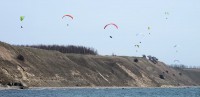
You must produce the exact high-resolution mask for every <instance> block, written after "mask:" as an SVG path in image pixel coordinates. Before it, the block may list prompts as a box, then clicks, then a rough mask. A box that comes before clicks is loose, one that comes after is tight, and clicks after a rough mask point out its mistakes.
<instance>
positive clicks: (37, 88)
mask: <svg viewBox="0 0 200 97" xmlns="http://www.w3.org/2000/svg"><path fill="white" fill-rule="evenodd" d="M151 88H152V89H153V88H161V89H162V88H163V89H164V88H200V86H173V87H29V88H27V89H30V90H40V89H151ZM27 89H20V88H16V87H0V90H27Z"/></svg>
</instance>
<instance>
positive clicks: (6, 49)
mask: <svg viewBox="0 0 200 97" xmlns="http://www.w3.org/2000/svg"><path fill="white" fill-rule="evenodd" d="M135 59H137V60H138V62H137V61H135ZM197 71H198V72H199V70H197ZM197 71H194V70H192V72H191V70H190V71H189V70H187V71H185V70H175V69H173V68H170V67H168V66H167V65H166V64H164V63H163V62H159V61H158V63H156V64H154V63H153V62H152V61H150V60H149V59H146V58H143V57H128V56H100V55H81V54H63V53H60V52H58V51H49V50H42V49H36V48H30V47H19V46H11V45H9V44H6V43H2V42H1V43H0V84H1V85H2V86H24V85H25V86H28V87H74V86H78V87H83V86H89V87H95V86H108V87H110V86H120V87H121V86H131V87H165V86H167V87H168V86H197V85H199V84H200V80H199V76H200V74H199V73H195V74H194V75H193V72H197ZM191 75H192V77H191ZM197 77H198V78H197Z"/></svg>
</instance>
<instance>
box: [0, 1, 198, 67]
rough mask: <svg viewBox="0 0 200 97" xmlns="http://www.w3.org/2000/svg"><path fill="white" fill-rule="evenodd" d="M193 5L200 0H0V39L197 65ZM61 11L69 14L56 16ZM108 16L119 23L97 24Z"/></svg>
mask: <svg viewBox="0 0 200 97" xmlns="http://www.w3.org/2000/svg"><path fill="white" fill-rule="evenodd" d="M199 5H200V0H96V1H94V0H1V1H0V12H1V16H0V17H1V18H0V33H1V35H0V41H3V42H7V43H10V44H30V45H32V44H59V45H82V46H87V47H93V48H95V49H97V50H98V53H99V54H101V55H111V54H112V53H114V54H116V55H123V56H141V55H142V54H146V55H153V56H156V57H157V58H158V59H159V60H160V61H163V62H165V63H167V64H174V60H179V61H180V63H181V64H185V65H192V66H193V65H195V66H200V61H199V58H200V51H199V50H200V19H199V18H200V6H199ZM166 12H168V13H169V14H165V13H166ZM65 14H70V15H72V16H73V17H74V19H73V20H72V19H70V18H68V17H66V18H64V19H62V16H63V15H65ZM20 16H25V19H24V20H23V21H22V22H21V21H20V19H19V18H20ZM166 18H167V19H166ZM111 22H113V23H115V24H117V25H118V27H119V29H116V28H115V27H113V26H110V27H108V28H107V29H103V28H104V26H105V25H106V24H108V23H111ZM20 26H23V28H22V29H21V28H20ZM148 27H150V29H149V30H148ZM137 33H142V35H139V36H137V35H136V34H137ZM149 33H150V35H149ZM109 36H112V37H113V38H112V39H111V38H110V37H109ZM140 41H141V42H142V43H141V44H140V43H139V42H140ZM135 44H139V45H140V48H137V47H135V46H134V45H135ZM174 45H177V47H175V48H174ZM136 50H137V52H136Z"/></svg>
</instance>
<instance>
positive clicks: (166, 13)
mask: <svg viewBox="0 0 200 97" xmlns="http://www.w3.org/2000/svg"><path fill="white" fill-rule="evenodd" d="M165 15H166V16H167V15H169V12H165ZM165 19H166V20H167V19H168V17H166V18H165Z"/></svg>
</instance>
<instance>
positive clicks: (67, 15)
mask: <svg viewBox="0 0 200 97" xmlns="http://www.w3.org/2000/svg"><path fill="white" fill-rule="evenodd" d="M65 17H69V18H71V19H72V20H73V19H74V17H73V16H72V15H69V14H66V15H64V16H63V17H62V19H64V18H65ZM67 26H69V24H67Z"/></svg>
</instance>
